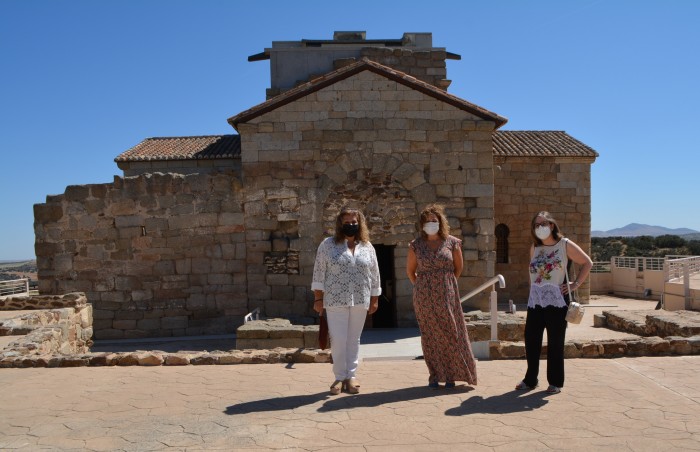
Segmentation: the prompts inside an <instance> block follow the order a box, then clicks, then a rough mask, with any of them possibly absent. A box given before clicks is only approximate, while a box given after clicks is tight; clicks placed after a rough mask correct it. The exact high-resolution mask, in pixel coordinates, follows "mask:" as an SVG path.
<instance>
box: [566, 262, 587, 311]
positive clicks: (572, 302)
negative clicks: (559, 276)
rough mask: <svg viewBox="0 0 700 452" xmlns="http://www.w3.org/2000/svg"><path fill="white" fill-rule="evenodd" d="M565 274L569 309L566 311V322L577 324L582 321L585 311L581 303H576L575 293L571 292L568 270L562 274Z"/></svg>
mask: <svg viewBox="0 0 700 452" xmlns="http://www.w3.org/2000/svg"><path fill="white" fill-rule="evenodd" d="M564 273H565V274H566V287H568V288H569V309H567V310H566V321H567V322H569V323H575V324H579V323H581V320H582V319H583V314H584V313H585V310H584V309H583V306H581V303H579V302H577V301H576V297H575V296H574V295H575V291H574V292H571V284H570V283H569V271H568V269H567V270H566V271H565V272H564Z"/></svg>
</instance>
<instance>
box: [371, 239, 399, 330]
mask: <svg viewBox="0 0 700 452" xmlns="http://www.w3.org/2000/svg"><path fill="white" fill-rule="evenodd" d="M374 249H375V250H376V252H377V261H378V263H379V277H380V278H381V284H382V294H381V295H380V296H379V309H377V312H375V313H374V314H373V315H372V316H369V318H368V322H370V323H369V325H367V326H370V327H371V328H396V291H395V282H396V279H395V278H396V276H395V275H394V247H393V246H388V245H374Z"/></svg>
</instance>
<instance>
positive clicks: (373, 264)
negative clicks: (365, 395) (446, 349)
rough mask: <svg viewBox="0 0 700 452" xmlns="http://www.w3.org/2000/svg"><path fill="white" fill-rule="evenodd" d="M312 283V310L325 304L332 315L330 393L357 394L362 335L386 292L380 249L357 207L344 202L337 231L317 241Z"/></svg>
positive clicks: (324, 306)
mask: <svg viewBox="0 0 700 452" xmlns="http://www.w3.org/2000/svg"><path fill="white" fill-rule="evenodd" d="M311 289H312V290H313V291H314V310H315V311H316V312H319V313H320V312H321V311H323V310H324V309H325V310H326V318H327V320H328V333H329V335H330V339H331V354H332V356H333V373H334V374H335V381H334V382H333V383H332V384H331V394H333V395H336V394H339V393H340V391H341V390H343V391H347V392H349V393H350V394H357V393H358V392H360V385H359V384H358V383H357V380H356V378H355V372H356V371H357V364H358V361H359V354H360V335H361V334H362V328H363V327H364V324H365V319H366V318H367V313H368V312H369V313H370V314H373V313H374V312H375V311H376V310H377V308H378V307H379V295H381V293H382V289H381V286H380V285H379V264H378V263H377V254H376V252H375V251H374V247H373V246H372V244H371V243H369V230H368V228H367V222H366V221H365V216H364V215H362V212H360V211H359V210H356V209H350V208H343V209H342V210H341V211H340V213H339V214H338V216H337V217H336V222H335V235H334V236H333V237H328V238H327V239H325V240H324V241H323V242H321V244H320V245H319V247H318V251H317V253H316V263H315V265H314V276H313V282H312V284H311Z"/></svg>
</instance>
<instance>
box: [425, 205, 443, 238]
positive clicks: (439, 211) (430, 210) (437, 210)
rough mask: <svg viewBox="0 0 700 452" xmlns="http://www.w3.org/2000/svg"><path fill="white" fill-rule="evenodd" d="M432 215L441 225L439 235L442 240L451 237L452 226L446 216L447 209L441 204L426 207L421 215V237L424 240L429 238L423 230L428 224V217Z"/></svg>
mask: <svg viewBox="0 0 700 452" xmlns="http://www.w3.org/2000/svg"><path fill="white" fill-rule="evenodd" d="M430 215H435V216H436V217H437V219H438V223H440V228H439V229H438V235H439V236H440V238H442V239H446V238H447V236H448V235H450V225H449V224H448V223H447V217H446V216H445V207H444V206H442V205H441V204H430V205H428V206H426V207H425V209H423V210H422V211H421V213H420V222H419V223H420V235H421V237H423V238H424V239H427V238H428V234H426V233H425V231H424V230H423V225H425V223H427V222H428V217H429V216H430Z"/></svg>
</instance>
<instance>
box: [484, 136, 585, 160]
mask: <svg viewBox="0 0 700 452" xmlns="http://www.w3.org/2000/svg"><path fill="white" fill-rule="evenodd" d="M493 155H494V156H503V157H598V153H597V152H596V151H594V150H593V149H591V148H590V147H588V146H586V145H585V144H583V143H581V142H580V141H578V140H577V139H575V138H574V137H572V136H571V135H569V134H567V133H566V132H562V131H557V130H499V131H496V133H494V135H493Z"/></svg>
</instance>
